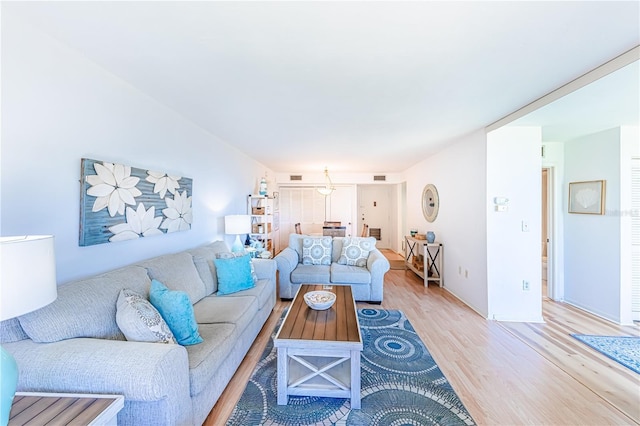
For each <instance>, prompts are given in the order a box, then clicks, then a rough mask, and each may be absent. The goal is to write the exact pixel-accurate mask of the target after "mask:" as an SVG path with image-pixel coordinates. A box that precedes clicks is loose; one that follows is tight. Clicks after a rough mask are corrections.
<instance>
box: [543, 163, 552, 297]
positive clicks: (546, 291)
mask: <svg viewBox="0 0 640 426" xmlns="http://www.w3.org/2000/svg"><path fill="white" fill-rule="evenodd" d="M553 183H554V182H553V169H552V168H551V167H543V168H542V181H541V186H542V202H541V205H542V212H541V215H540V217H541V219H542V226H541V227H540V228H541V235H540V247H541V253H540V254H541V267H542V286H541V287H542V298H553V297H552V295H553V282H552V276H553V274H551V273H550V272H551V271H552V270H553V268H552V264H553V256H552V247H553V246H552V244H551V235H553V196H552V195H553Z"/></svg>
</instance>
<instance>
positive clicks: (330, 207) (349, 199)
mask: <svg viewBox="0 0 640 426" xmlns="http://www.w3.org/2000/svg"><path fill="white" fill-rule="evenodd" d="M355 199H356V193H355V188H354V187H353V186H336V189H335V191H333V192H332V193H331V195H329V196H327V199H326V202H327V204H326V205H327V219H326V220H327V221H333V222H340V223H341V226H344V227H346V228H347V229H346V230H345V231H346V233H345V235H346V236H347V237H349V236H351V235H358V232H359V231H358V230H357V229H356V228H355V226H354V220H353V219H354V216H353V206H354V204H355Z"/></svg>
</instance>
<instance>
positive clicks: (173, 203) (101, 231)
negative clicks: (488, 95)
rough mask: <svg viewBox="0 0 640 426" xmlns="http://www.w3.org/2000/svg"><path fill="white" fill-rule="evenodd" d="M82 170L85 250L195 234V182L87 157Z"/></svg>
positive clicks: (82, 238)
mask: <svg viewBox="0 0 640 426" xmlns="http://www.w3.org/2000/svg"><path fill="white" fill-rule="evenodd" d="M81 166H82V167H81V168H82V179H81V185H82V188H81V200H80V242H79V243H80V246H89V245H94V244H102V243H108V242H117V241H125V240H133V239H138V238H144V237H151V236H154V235H163V234H166V233H169V232H178V231H187V230H189V229H191V223H192V221H193V212H192V206H191V196H192V194H191V191H192V186H193V181H192V179H190V178H185V177H182V176H178V175H175V174H168V173H164V172H157V171H151V170H145V169H139V168H135V167H131V166H126V165H124V164H118V163H111V162H107V161H97V160H91V159H87V158H83V159H82V163H81Z"/></svg>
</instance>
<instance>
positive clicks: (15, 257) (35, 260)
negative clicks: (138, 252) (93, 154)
mask: <svg viewBox="0 0 640 426" xmlns="http://www.w3.org/2000/svg"><path fill="white" fill-rule="evenodd" d="M0 267H1V268H0V320H1V321H4V320H8V319H11V318H15V317H17V316H20V315H23V314H26V313H29V312H32V311H35V310H36V309H40V308H42V307H43V306H46V305H48V304H49V303H51V302H53V301H54V300H55V299H56V297H57V296H58V292H57V285H56V261H55V256H54V245H53V236H50V235H31V236H26V237H0ZM17 383H18V366H17V364H16V361H15V359H13V357H12V356H11V354H9V353H8V352H7V351H5V350H4V349H3V348H2V347H0V386H1V389H0V403H1V405H0V424H1V425H6V424H8V422H9V413H10V412H11V404H12V403H13V396H14V395H15V392H16V385H17Z"/></svg>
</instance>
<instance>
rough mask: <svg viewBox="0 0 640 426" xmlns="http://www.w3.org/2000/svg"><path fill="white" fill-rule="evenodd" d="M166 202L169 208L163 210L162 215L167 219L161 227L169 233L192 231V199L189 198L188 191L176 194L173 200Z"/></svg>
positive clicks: (169, 199) (167, 199)
mask: <svg viewBox="0 0 640 426" xmlns="http://www.w3.org/2000/svg"><path fill="white" fill-rule="evenodd" d="M165 201H166V202H167V208H166V209H164V210H162V214H164V215H165V216H166V217H167V218H166V219H165V220H164V222H162V225H161V226H160V227H161V228H162V229H166V230H167V232H176V231H186V230H187V229H191V220H192V213H191V197H187V191H184V192H183V193H182V194H180V193H178V194H176V196H175V197H174V198H173V199H171V198H169V197H167V198H165Z"/></svg>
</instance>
